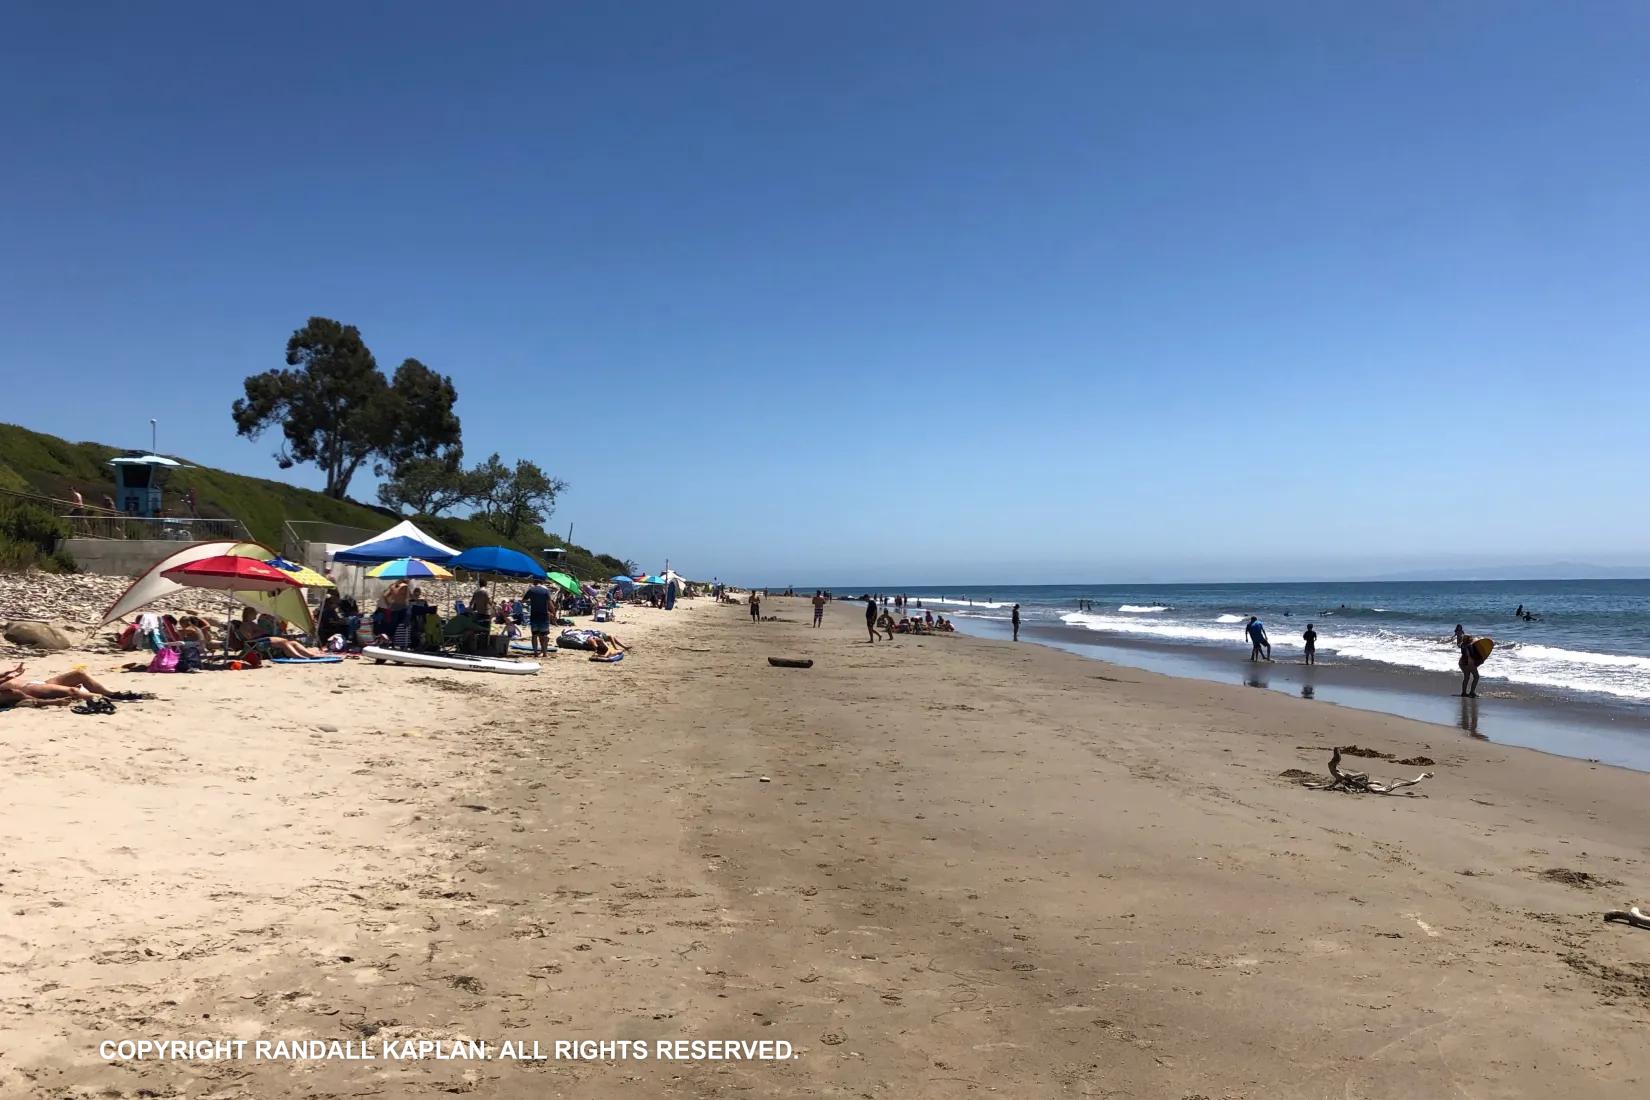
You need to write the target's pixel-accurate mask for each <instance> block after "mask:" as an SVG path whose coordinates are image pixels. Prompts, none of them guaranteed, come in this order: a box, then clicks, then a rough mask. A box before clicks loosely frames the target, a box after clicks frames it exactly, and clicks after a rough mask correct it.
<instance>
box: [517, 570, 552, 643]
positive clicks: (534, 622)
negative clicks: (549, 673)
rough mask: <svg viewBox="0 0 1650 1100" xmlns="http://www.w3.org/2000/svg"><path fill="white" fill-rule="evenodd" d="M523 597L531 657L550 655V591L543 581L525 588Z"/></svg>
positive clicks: (535, 582)
mask: <svg viewBox="0 0 1650 1100" xmlns="http://www.w3.org/2000/svg"><path fill="white" fill-rule="evenodd" d="M522 595H523V597H524V598H525V599H526V600H527V630H528V632H529V633H530V634H532V636H533V655H534V656H536V657H548V656H549V655H550V589H548V588H546V587H545V585H544V582H543V581H534V582H533V583H532V584H530V585H528V586H527V591H526V592H524V593H523V594H522Z"/></svg>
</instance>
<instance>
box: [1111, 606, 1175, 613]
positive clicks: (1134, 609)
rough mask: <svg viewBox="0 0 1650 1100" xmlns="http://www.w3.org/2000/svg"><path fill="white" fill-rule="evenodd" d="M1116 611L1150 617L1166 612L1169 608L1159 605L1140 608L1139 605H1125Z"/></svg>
mask: <svg viewBox="0 0 1650 1100" xmlns="http://www.w3.org/2000/svg"><path fill="white" fill-rule="evenodd" d="M1117 610H1119V611H1127V612H1128V613H1129V614H1130V615H1150V614H1152V613H1153V612H1157V611H1168V610H1169V608H1168V607H1165V606H1164V605H1163V604H1160V603H1154V604H1152V605H1150V606H1149V607H1142V606H1140V605H1139V604H1132V603H1126V604H1124V605H1123V606H1121V607H1119V608H1118V609H1117Z"/></svg>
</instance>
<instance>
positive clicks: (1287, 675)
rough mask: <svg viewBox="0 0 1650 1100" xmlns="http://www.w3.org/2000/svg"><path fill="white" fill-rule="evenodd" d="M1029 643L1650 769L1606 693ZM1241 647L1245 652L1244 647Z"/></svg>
mask: <svg viewBox="0 0 1650 1100" xmlns="http://www.w3.org/2000/svg"><path fill="white" fill-rule="evenodd" d="M951 621H952V622H953V623H954V624H955V625H956V627H957V632H958V633H960V634H968V635H971V636H973V637H979V638H988V639H994V640H1003V639H1008V638H1009V637H1010V636H1011V634H1010V630H1009V627H1008V626H1007V624H1006V622H1005V623H999V622H998V621H997V620H995V619H985V618H979V617H973V616H966V615H962V616H956V617H954V618H952V619H951ZM1020 638H1021V641H1022V643H1024V642H1027V641H1030V642H1032V643H1034V644H1038V645H1043V646H1047V647H1049V648H1052V649H1058V650H1061V651H1063V652H1068V653H1075V654H1077V655H1078V656H1081V657H1084V658H1087V659H1089V660H1096V661H1102V662H1107V663H1111V664H1116V665H1120V666H1124V667H1129V668H1139V669H1144V670H1146V671H1150V672H1156V673H1160V674H1162V675H1166V676H1175V677H1181V678H1186V679H1196V680H1203V681H1208V682H1211V683H1219V684H1241V685H1244V686H1247V687H1254V688H1261V689H1264V690H1268V691H1271V692H1275V693H1279V694H1284V695H1293V696H1297V697H1299V698H1303V699H1306V700H1309V701H1316V702H1320V703H1329V704H1333V705H1337V706H1345V707H1352V708H1355V709H1358V710H1364V711H1370V712H1374V713H1379V714H1387V715H1392V716H1394V717H1400V718H1408V719H1413V720H1415V721H1419V722H1426V723H1429V724H1431V725H1437V726H1445V727H1450V728H1454V729H1457V730H1459V731H1461V732H1463V733H1465V734H1467V735H1468V736H1469V737H1473V738H1477V739H1482V740H1488V741H1495V742H1498V743H1501V744H1507V745H1513V746H1517V747H1520V748H1527V749H1533V750H1535V751H1538V752H1541V753H1545V754H1547V755H1551V756H1558V757H1564V758H1567V759H1573V760H1582V761H1588V762H1598V763H1605V764H1609V765H1611V766H1613V767H1621V768H1628V769H1631V770H1634V771H1641V772H1650V714H1646V713H1644V712H1643V709H1642V708H1638V707H1632V706H1629V705H1626V704H1619V703H1615V702H1611V701H1608V700H1600V701H1595V700H1581V699H1576V698H1571V697H1564V696H1559V695H1556V694H1552V693H1546V692H1538V691H1534V690H1531V689H1528V688H1524V687H1521V686H1519V685H1514V684H1508V683H1506V682H1505V681H1492V680H1489V679H1485V680H1484V682H1483V684H1482V685H1481V686H1480V688H1479V698H1478V699H1477V700H1471V699H1462V698H1461V696H1460V695H1459V693H1458V690H1457V688H1458V685H1459V677H1458V676H1456V675H1454V674H1449V673H1434V672H1427V671H1424V670H1421V669H1404V668H1399V667H1395V666H1388V665H1384V664H1381V663H1379V662H1373V661H1366V660H1358V659H1345V658H1336V657H1328V658H1326V659H1323V660H1320V662H1319V663H1318V664H1316V665H1313V666H1307V665H1305V664H1303V663H1301V662H1300V661H1299V660H1298V659H1293V658H1290V659H1284V660H1277V661H1272V662H1251V661H1250V660H1249V659H1248V656H1247V643H1243V644H1242V645H1239V644H1237V643H1234V644H1233V645H1232V646H1230V647H1221V646H1215V645H1207V646H1204V645H1196V644H1191V643H1187V642H1175V643H1162V642H1153V641H1150V640H1146V639H1138V638H1125V637H1119V636H1116V635H1111V634H1105V633H1102V632H1099V631H1091V630H1085V629H1083V628H1081V627H1071V626H1053V625H1051V624H1046V623H1040V622H1035V621H1031V622H1027V623H1026V624H1024V625H1023V626H1022V627H1021V629H1020ZM1240 651H1241V652H1240Z"/></svg>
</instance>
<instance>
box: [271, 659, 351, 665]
mask: <svg viewBox="0 0 1650 1100" xmlns="http://www.w3.org/2000/svg"><path fill="white" fill-rule="evenodd" d="M343 660H344V659H343V658H342V657H271V658H270V661H271V662H273V663H274V664H277V665H336V664H341V663H342V662H343Z"/></svg>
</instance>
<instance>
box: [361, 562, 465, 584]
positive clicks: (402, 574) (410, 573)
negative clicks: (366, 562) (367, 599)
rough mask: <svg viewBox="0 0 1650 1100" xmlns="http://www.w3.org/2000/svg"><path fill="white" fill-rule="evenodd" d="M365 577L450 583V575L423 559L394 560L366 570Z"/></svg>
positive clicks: (451, 577)
mask: <svg viewBox="0 0 1650 1100" xmlns="http://www.w3.org/2000/svg"><path fill="white" fill-rule="evenodd" d="M367 576H369V577H372V578H374V579H375V580H408V579H412V578H418V577H428V578H433V579H435V580H441V581H450V580H452V579H453V575H452V573H450V572H448V571H447V570H445V569H443V568H442V567H441V566H439V565H436V564H435V563H434V562H429V561H425V560H424V559H423V558H395V559H393V560H391V561H387V562H385V563H384V564H383V565H375V566H373V567H372V568H371V569H369V570H367Z"/></svg>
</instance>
